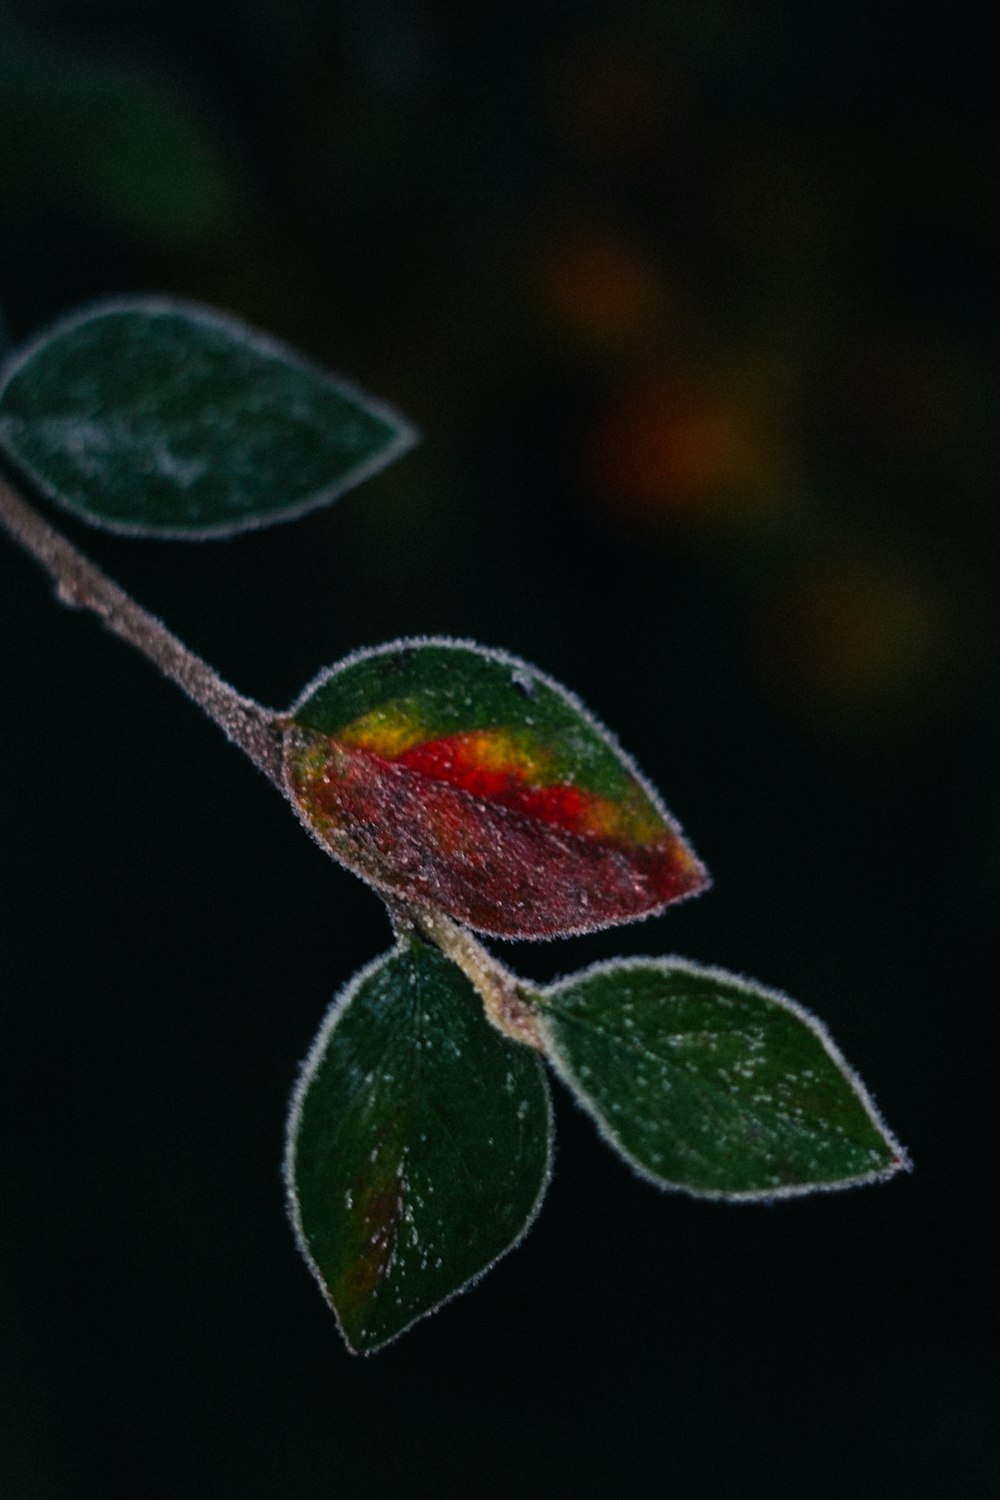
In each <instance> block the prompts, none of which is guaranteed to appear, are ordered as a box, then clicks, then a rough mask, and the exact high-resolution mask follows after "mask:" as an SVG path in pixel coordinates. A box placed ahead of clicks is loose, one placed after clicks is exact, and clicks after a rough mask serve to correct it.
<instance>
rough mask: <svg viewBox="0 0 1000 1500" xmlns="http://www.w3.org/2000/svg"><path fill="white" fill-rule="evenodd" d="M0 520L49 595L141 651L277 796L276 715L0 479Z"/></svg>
mask: <svg viewBox="0 0 1000 1500" xmlns="http://www.w3.org/2000/svg"><path fill="white" fill-rule="evenodd" d="M0 522H2V524H3V525H4V526H5V527H6V529H7V530H8V531H9V532H10V534H11V536H13V537H14V538H15V540H16V541H18V542H20V543H21V545H22V546H23V547H25V548H26V549H27V551H28V552H30V553H31V554H32V556H33V557H34V558H35V559H36V560H37V561H38V562H39V563H41V565H42V567H43V568H44V569H45V571H46V572H47V573H48V574H49V575H50V577H51V578H52V579H53V581H54V583H55V586H56V594H57V596H58V598H59V599H60V600H61V602H62V603H63V604H66V605H68V606H69V607H70V608H71V609H86V610H89V611H90V612H91V614H94V615H96V616H97V617H98V619H99V620H100V621H101V623H102V624H103V625H105V626H106V627H107V629H108V630H110V631H113V633H114V634H115V635H117V636H119V637H120V638H121V639H122V640H123V641H127V642H128V644H129V645H130V646H134V647H135V649H136V650H137V651H141V652H142V654H143V656H145V657H146V659H147V660H148V661H151V662H152V663H153V665H154V666H155V667H158V668H159V669H160V671H161V672H162V673H163V675H164V676H165V677H169V678H170V679H171V681H172V682H176V684H177V686H178V687H179V688H180V689H181V691H182V692H184V693H186V694H187V695H188V697H189V698H193V699H194V701H195V703H197V704H198V706H199V707H200V708H201V709H203V710H204V712H205V713H206V714H207V715H208V717H209V718H210V719H213V720H214V721H215V723H216V724H218V726H219V728H220V729H221V730H222V732H223V734H224V735H225V736H226V737H227V739H229V740H231V741H232V743H233V744H234V745H238V746H239V748H240V749H241V750H242V751H243V752H244V754H245V755H248V756H249V758H250V759H251V760H252V761H253V763H254V765H255V766H257V768H258V769H259V770H261V771H263V773H264V775H265V776H266V777H267V778H268V780H269V781H271V782H273V783H274V785H275V786H276V787H277V788H278V790H279V791H280V792H282V794H284V779H283V777H282V773H281V730H280V728H279V726H278V719H277V715H276V714H275V713H274V712H272V710H270V709H267V708H264V707H263V705H262V704H260V703H256V702H255V701H254V700H253V699H252V698H244V697H243V696H242V694H240V693H237V692H236V690H235V688H232V687H230V685H229V683H228V682H225V681H224V680H223V679H222V678H221V677H220V676H219V674H218V673H217V672H216V671H215V670H214V669H213V668H212V667H210V666H209V664H208V662H207V661H203V660H202V658H201V657H200V656H196V655H195V653H194V652H193V651H189V650H188V648H187V646H185V645H184V644H183V642H181V641H179V640H178V639H177V637H176V636H175V635H174V634H173V633H172V632H171V631H169V630H168V629H167V627H166V626H165V625H164V624H163V622H162V620H158V619H157V618H156V616H155V615H151V614H150V613H149V611H148V610H146V609H143V607H142V605H141V604H137V603H136V601H135V600H134V599H133V598H131V596H130V595H129V594H126V592H125V590H124V589H121V588H119V587H118V585H117V584H116V583H113V582H112V581H111V579H110V578H108V577H107V576H106V575H105V574H104V573H102V572H101V570H100V568H98V567H95V565H94V564H93V563H92V562H90V561H89V559H88V558H86V557H84V555H83V553H82V552H79V551H77V549H76V547H74V546H73V545H72V543H71V542H69V541H67V539H66V538H65V537H64V536H63V535H62V533H61V532H59V531H56V530H55V528H54V527H52V526H50V525H49V524H48V522H47V521H43V519H42V517H41V516H40V515H39V514H38V512H37V511H36V510H34V509H33V507H32V506H30V505H29V504H28V503H27V501H26V500H24V499H23V498H22V497H21V496H20V495H19V494H18V493H17V492H16V491H15V490H13V489H12V488H11V487H10V485H9V484H7V483H6V481H5V480H4V479H3V478H2V477H0Z"/></svg>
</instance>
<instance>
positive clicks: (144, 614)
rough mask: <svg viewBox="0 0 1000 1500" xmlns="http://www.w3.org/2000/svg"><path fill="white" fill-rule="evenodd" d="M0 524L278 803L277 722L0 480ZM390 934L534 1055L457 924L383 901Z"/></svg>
mask: <svg viewBox="0 0 1000 1500" xmlns="http://www.w3.org/2000/svg"><path fill="white" fill-rule="evenodd" d="M0 523H2V524H3V525H4V527H6V529H7V530H8V531H9V532H10V534H11V536H13V537H14V538H15V540H16V541H18V542H20V543H21V545H22V546H23V547H25V548H26V549H27V551H29V552H30V553H31V554H32V556H33V557H34V558H36V559H37V561H38V562H39V563H41V565H42V567H43V568H44V569H45V571H46V572H47V573H48V574H49V575H50V577H51V578H52V579H53V581H54V583H55V586H56V594H57V596H58V598H59V599H60V600H61V601H62V603H63V604H66V605H68V606H69V607H70V608H71V609H86V610H89V611H90V612H91V614H94V615H96V616H97V618H98V619H99V620H100V621H101V623H102V624H103V625H105V626H106V627H107V629H108V630H111V631H113V632H114V634H115V635H117V636H119V637H120V638H121V639H122V640H123V641H127V642H128V644H129V645H130V646H134V647H135V649H136V650H137V651H140V652H141V653H142V655H143V656H145V657H146V658H147V660H148V661H151V662H152V663H153V665H154V666H155V667H158V668H159V670H160V671H161V672H162V673H163V675H164V676H165V677H169V678H170V679H171V681H172V682H175V683H176V684H177V686H178V687H179V688H180V689H181V690H182V692H185V693H186V694H187V695H188V697H189V698H192V699H193V700H194V701H195V703H197V704H198V706H199V707H200V708H201V709H203V710H204V712H205V713H206V714H207V715H208V717H209V718H210V719H212V720H214V722H215V723H216V724H218V726H219V728H220V729H221V730H222V732H223V734H225V735H226V737H227V738H228V739H230V740H231V741H232V742H233V744H234V745H237V746H239V748H240V749H241V750H242V751H243V752H244V754H245V755H247V756H249V758H250V759H251V760H252V761H253V763H254V765H255V766H257V767H258V768H259V769H260V770H261V771H263V772H264V775H265V776H266V777H267V778H268V780H269V781H271V782H273V784H274V785H275V786H276V787H277V788H278V790H279V791H280V792H281V793H282V795H285V783H284V777H283V775H282V763H281V740H282V720H281V716H280V715H279V714H277V713H275V712H273V711H272V710H271V709H267V708H264V707H263V706H262V705H261V704H260V703H256V702H255V701H254V700H253V699H252V698H244V697H243V696H242V694H240V693H237V692H236V690H235V688H232V687H230V685H229V683H228V682H225V681H224V680H223V679H222V678H221V677H220V676H219V674H218V673H217V672H216V671H215V670H214V668H213V667H210V666H209V664H208V662H207V661H204V660H203V659H202V658H201V657H200V656H196V655H195V653H194V652H193V651H190V650H189V649H188V648H187V646H185V645H184V644H183V642H182V641H179V640H178V639H177V637H176V636H175V635H174V634H173V632H172V631H170V630H168V629H167V627H166V626H165V625H164V624H163V622H162V620H158V619H157V618H156V616H155V615H151V614H150V613H149V611H148V610H147V609H143V607H142V605H141V604H138V603H137V602H136V601H135V600H134V599H133V598H132V597H131V595H129V594H127V593H126V592H125V590H124V589H122V588H119V586H118V584H116V583H114V582H112V580H111V579H110V578H108V577H107V575H106V574H105V573H102V572H101V570H100V568H98V567H96V566H95V564H94V563H92V562H91V561H90V560H89V558H86V557H84V555H83V553H82V552H80V551H78V550H77V548H76V547H74V546H73V544H72V543H71V542H69V541H68V540H67V539H66V537H64V536H63V534H62V532H60V531H57V530H56V529H55V527H54V526H50V525H49V523H48V522H47V521H45V520H43V519H42V517H41V516H40V515H39V514H38V512H37V511H36V510H35V509H34V507H33V506H31V505H29V504H28V502H27V501H26V500H25V499H24V498H23V497H22V496H21V495H19V494H18V493H17V491H16V490H14V489H12V488H11V486H10V485H9V484H8V483H7V482H6V481H5V480H4V479H3V477H2V476H0ZM386 904H387V906H388V907H389V911H390V916H391V917H392V919H393V922H394V924H395V925H396V926H397V928H402V929H404V930H409V931H411V932H412V931H415V932H420V933H422V934H423V936H424V937H426V938H427V939H428V940H429V941H430V942H432V943H434V945H435V946H436V947H438V948H440V950H441V952H442V953H444V954H445V955H446V956H447V957H448V958H450V959H451V960H452V962H453V963H454V964H456V965H457V966H458V968H460V969H461V970H462V972H463V974H465V975H466V977H467V978H468V979H469V980H470V981H471V982H472V984H473V985H474V986H475V988H476V989H477V990H478V992H479V994H480V996H481V998H482V1002H483V1007H484V1009H485V1011H486V1015H487V1017H488V1018H489V1020H490V1021H491V1022H492V1023H493V1025H494V1026H496V1027H497V1029H498V1030H499V1031H502V1032H503V1033H504V1034H505V1035H506V1036H509V1037H513V1039H514V1040H515V1041H517V1042H523V1043H525V1044H526V1045H527V1046H529V1047H535V1048H537V1049H539V1050H542V1045H543V1044H542V1040H541V1035H540V1033H539V1029H538V1022H537V1017H536V1012H535V1008H534V1006H533V1005H531V1003H530V1002H529V1001H528V1000H527V999H526V998H525V996H524V995H523V994H522V992H521V990H520V987H519V983H518V980H517V977H516V976H515V975H514V974H512V973H511V972H510V970H509V969H505V968H504V966H503V964H502V963H500V961H499V960H498V959H496V958H494V957H493V955H492V954H491V953H489V952H488V951H487V950H486V949H485V948H484V947H483V945H482V944H481V943H480V942H478V941H477V940H476V939H475V938H474V937H473V935H472V933H471V932H469V931H468V929H467V928H465V927H462V926H461V925H460V924H459V923H458V922H454V921H452V919H451V918H450V917H446V916H445V915H444V913H443V912H439V911H432V910H429V909H427V908H423V907H415V906H411V905H409V903H403V902H400V901H398V900H395V899H393V898H387V899H386Z"/></svg>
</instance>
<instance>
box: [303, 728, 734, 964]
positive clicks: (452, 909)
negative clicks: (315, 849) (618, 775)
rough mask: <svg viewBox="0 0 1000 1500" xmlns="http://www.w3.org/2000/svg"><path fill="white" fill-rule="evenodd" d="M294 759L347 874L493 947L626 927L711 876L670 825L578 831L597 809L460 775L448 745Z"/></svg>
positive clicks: (511, 777) (500, 780)
mask: <svg viewBox="0 0 1000 1500" xmlns="http://www.w3.org/2000/svg"><path fill="white" fill-rule="evenodd" d="M304 733H305V735H306V736H307V737H308V738H306V739H305V742H304V744H303V750H304V751H305V753H304V754H303V755H302V756H301V758H300V756H299V755H298V754H293V756H292V758H291V762H290V765H291V772H292V785H293V787H294V790H295V795H296V800H297V802H298V803H299V806H300V807H301V808H302V811H303V813H304V815H305V817H306V818H307V820H308V821H309V823H310V824H311V825H312V826H313V827H314V828H315V829H316V830H317V832H318V833H319V834H320V835H321V836H322V838H323V839H324V841H325V842H326V843H327V844H329V846H330V848H331V849H332V850H333V851H334V853H335V854H337V855H338V856H339V857H340V858H341V859H343V861H344V863H345V864H347V865H349V866H350V867H352V868H353V869H356V870H357V871H358V873H359V874H361V875H362V876H365V877H367V878H368V879H369V880H371V881H373V882H374V883H375V884H377V885H379V886H381V887H383V888H384V889H386V890H389V891H392V892H394V893H396V894H398V895H401V896H403V897H404V898H406V899H407V900H410V901H415V902H419V903H422V904H425V905H432V906H436V907H438V908H440V909H441V910H443V911H445V912H447V913H448V914H449V915H450V916H452V917H455V918H457V919H458V920H459V921H461V922H466V923H468V924H469V926H471V927H475V928H478V929H479V930H480V931H482V932H487V933H493V934H495V935H496V936H498V937H510V938H518V937H522V938H540V937H551V936H555V935H557V934H560V933H566V932H573V931H585V930H587V929H590V928H594V927H603V926H608V925H610V924H612V923H615V922H627V921H631V920H633V919H634V918H636V917H641V916H646V915H648V914H649V913H651V912H654V911H658V910H659V909H660V908H661V907H663V906H665V905H667V903H668V902H671V901H677V900H679V899H680V898H682V897H684V896H688V895H692V894H694V893H695V892H696V891H698V890H701V889H702V888H703V886H704V885H705V884H706V881H707V876H706V874H705V871H704V870H703V869H702V867H701V865H700V864H699V863H698V861H697V860H696V859H695V857H694V855H693V854H692V852H691V850H690V849H689V848H688V846H687V844H686V843H685V842H684V840H683V839H682V838H681V836H680V834H679V833H677V832H676V831H675V830H674V829H672V828H671V827H669V826H665V827H664V828H663V829H662V831H661V832H658V833H657V835H656V836H655V838H653V839H651V840H648V841H645V842H634V841H628V840H625V839H623V838H615V837H610V836H600V835H597V834H595V833H594V832H593V831H584V830H583V829H582V828H581V820H582V817H583V815H584V814H585V812H586V810H587V807H588V804H589V803H591V802H593V801H595V800H599V799H594V798H592V796H591V794H590V793H588V792H586V791H585V790H582V789H581V788H579V787H576V786H573V785H558V784H557V785H552V786H541V787H533V786H530V785H526V784H525V782H524V781H523V780H522V779H521V778H520V777H519V776H518V775H517V774H516V773H514V772H511V771H509V770H494V769H493V768H492V767H489V766H486V767H484V766H483V765H481V764H475V763H474V764H468V763H467V760H466V758H464V757H463V755H462V753H461V752H459V753H455V747H454V744H452V746H451V747H449V743H448V742H447V741H437V742H426V743H424V744H422V745H419V746H415V747H413V748H412V749H410V750H408V751H405V752H403V753H402V754H401V755H400V756H399V758H398V759H396V760H393V761H387V760H385V759H384V758H382V757H381V756H379V755H376V754H375V753H374V752H373V751H370V750H366V749H363V748H360V747H355V746H346V745H343V744H338V743H337V742H335V741H332V740H327V741H326V742H325V748H326V750H327V756H326V758H325V760H324V761H323V763H322V769H321V770H320V769H319V767H317V766H316V765H315V763H313V764H312V765H310V764H309V747H310V745H312V746H315V744H316V738H315V737H314V736H312V735H309V732H308V731H305V732H304Z"/></svg>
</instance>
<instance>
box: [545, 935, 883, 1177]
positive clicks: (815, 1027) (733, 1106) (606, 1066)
mask: <svg viewBox="0 0 1000 1500" xmlns="http://www.w3.org/2000/svg"><path fill="white" fill-rule="evenodd" d="M536 998H537V999H538V1001H539V1003H540V1005H541V1006H542V1020H541V1027H542V1034H543V1036H544V1038H545V1040H546V1043H547V1046H548V1049H549V1055H550V1057H551V1060H552V1062H553V1064H554V1066H555V1068H556V1071H557V1072H558V1073H559V1074H560V1075H561V1076H562V1078H563V1079H564V1080H565V1082H566V1083H567V1084H568V1085H569V1087H570V1088H571V1089H572V1091H573V1093H574V1094H575V1095H576V1097H577V1098H578V1099H579V1101H580V1103H581V1104H582V1105H583V1107H584V1109H586V1110H587V1111H588V1113H589V1114H591V1115H593V1117H594V1119H595V1120H596V1121H597V1124H598V1126H599V1128H600V1130H601V1131H602V1133H603V1134H604V1135H605V1136H606V1137H607V1139H608V1140H609V1141H610V1143H611V1145H612V1146H614V1147H615V1148H616V1149H617V1150H618V1151H620V1152H621V1154H622V1155H623V1156H624V1157H625V1158H626V1160H627V1161H629V1162H630V1163H631V1164H632V1166H633V1167H635V1169H636V1170H637V1171H638V1172H640V1173H641V1174H642V1175H643V1176H644V1177H648V1178H650V1179H651V1180H652V1181H653V1182H656V1183H658V1184H659V1185H660V1186H662V1187H673V1188H683V1189H686V1190H687V1191H688V1192H691V1193H696V1194H700V1195H704V1196H706V1197H716V1198H782V1197H788V1196H791V1195H792V1194H796V1193H806V1192H810V1191H812V1190H814V1189H817V1188H838V1187H849V1186H852V1185H853V1184H856V1183H863V1182H873V1181H876V1180H878V1179H880V1178H884V1177H890V1176H892V1174H893V1173H894V1172H897V1171H898V1170H899V1169H900V1168H901V1167H906V1166H908V1162H907V1159H906V1154H905V1152H904V1151H903V1149H902V1147H901V1146H900V1145H899V1144H898V1143H897V1142H896V1141H895V1140H894V1139H893V1137H892V1135H891V1134H890V1133H889V1131H888V1129H887V1128H886V1125H885V1123H884V1121H883V1120H882V1119H881V1117H880V1115H879V1113H878V1111H877V1110H876V1108H875V1105H874V1104H873V1103H872V1101H871V1099H870V1098H869V1096H868V1094H867V1093H866V1092H865V1089H864V1086H863V1085H862V1083H861V1082H860V1080H859V1079H858V1078H857V1076H856V1075H855V1074H854V1073H853V1072H852V1071H851V1069H850V1068H849V1067H848V1065H847V1064H846V1062H845V1061H844V1059H843V1058H842V1057H841V1055H840V1053H839V1052H838V1050H837V1048H836V1047H835V1045H834V1043H833V1042H832V1041H831V1039H830V1037H829V1036H828V1035H827V1033H826V1031H825V1030H824V1029H823V1027H822V1026H821V1025H820V1023H819V1021H817V1020H816V1018H815V1016H812V1015H810V1014H809V1012H808V1011H807V1010H804V1009H803V1008H802V1006H800V1005H796V1004H795V1002H794V1001H792V1000H789V999H787V998H786V997H785V996H784V995H780V994H777V993H776V992H775V991H774V990H765V989H762V988H761V987H760V986H759V985H756V984H749V983H748V982H747V981H746V980H743V979H738V978H737V977H736V976H735V975H732V974H726V973H724V972H723V971H722V970H720V969H707V968H701V967H699V966H698V965H696V964H691V963H686V962H684V961H683V960H680V959H673V958H670V959H653V958H648V959H627V960H626V959H623V960H617V961H615V962H612V963H608V964H597V965H595V966H594V967H593V968H590V969H586V970H584V971H583V972H582V973H580V974H576V975H574V976H572V977H571V978H569V979H565V980H562V981H561V982H560V983H558V984H556V985H553V986H552V987H551V988H549V989H548V990H546V991H545V992H544V993H543V994H542V995H539V996H537V997H536Z"/></svg>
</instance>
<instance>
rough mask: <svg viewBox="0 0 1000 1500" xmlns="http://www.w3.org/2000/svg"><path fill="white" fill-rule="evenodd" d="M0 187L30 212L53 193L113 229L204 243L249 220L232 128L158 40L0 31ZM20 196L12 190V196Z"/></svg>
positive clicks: (184, 243)
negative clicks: (88, 42)
mask: <svg viewBox="0 0 1000 1500" xmlns="http://www.w3.org/2000/svg"><path fill="white" fill-rule="evenodd" d="M0 96H2V97H3V100H4V109H3V111H2V112H0V190H2V191H3V196H4V202H5V204H7V205H9V203H10V200H11V197H12V196H13V195H14V194H20V195H22V196H23V197H24V199H25V200H26V211H27V212H28V213H37V212H38V208H39V205H40V204H44V202H45V199H46V198H49V199H50V200H52V201H53V202H55V203H56V204H58V205H59V207H60V208H61V210H62V214H63V215H65V213H66V208H67V205H69V206H71V207H73V208H76V209H78V210H81V211H82V212H84V213H86V214H87V215H88V216H90V217H91V218H96V220H97V221H98V222H103V223H104V224H105V225H106V226H107V227H109V228H111V229H113V230H116V231H118V232H119V233H125V234H129V235H133V236H136V237H140V238H142V239H144V240H151V241H154V242H156V243H159V244H164V245H167V246H170V247H172V248H173V247H181V248H185V249H189V250H190V249H195V248H205V247H207V246H210V245H212V244H213V243H214V244H217V243H218V242H219V241H220V240H221V239H222V238H223V237H224V236H226V235H230V234H232V233H233V232H234V231H236V230H238V229H240V228H241V226H245V223H246V218H247V207H248V204H247V187H246V181H247V175H248V174H247V173H246V171H245V168H244V165H243V163H242V161H241V160H240V157H239V154H238V147H237V145H236V144H235V141H234V139H233V136H234V133H233V132H231V131H230V130H229V129H228V128H227V127H226V125H225V122H224V121H223V120H222V119H221V118H219V117H217V115H216V112H215V111H214V110H213V109H212V107H211V105H210V103H208V101H207V100H206V98H205V91H204V90H203V89H198V90H197V91H193V90H191V89H189V88H188V87H187V86H186V84H185V82H184V80H183V78H182V77H181V76H180V75H179V74H177V72H176V71H175V70H172V69H170V67H169V65H166V66H165V63H164V58H163V55H162V49H157V50H153V49H150V50H149V51H148V52H145V53H144V52H142V51H139V50H136V49H135V48H129V50H128V51H127V52H123V51H122V50H121V49H120V48H116V47H114V46H113V45H112V46H110V47H103V46H102V47H97V48H90V47H87V48H81V46H80V44H79V39H78V38H75V39H73V40H70V39H69V38H63V39H60V38H59V37H58V35H57V34H55V33H52V32H51V31H50V33H49V34H48V35H46V36H45V37H44V39H43V37H42V35H41V34H36V35H34V36H31V35H30V34H29V33H27V32H24V31H20V30H19V31H16V32H11V33H7V32H3V33H2V34H0ZM15 201H16V199H15Z"/></svg>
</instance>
